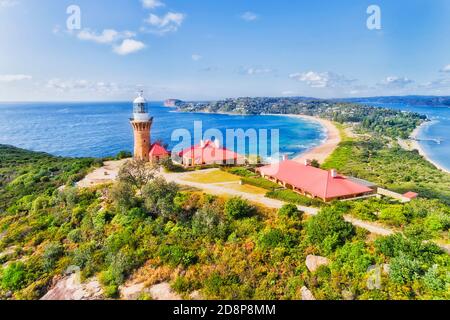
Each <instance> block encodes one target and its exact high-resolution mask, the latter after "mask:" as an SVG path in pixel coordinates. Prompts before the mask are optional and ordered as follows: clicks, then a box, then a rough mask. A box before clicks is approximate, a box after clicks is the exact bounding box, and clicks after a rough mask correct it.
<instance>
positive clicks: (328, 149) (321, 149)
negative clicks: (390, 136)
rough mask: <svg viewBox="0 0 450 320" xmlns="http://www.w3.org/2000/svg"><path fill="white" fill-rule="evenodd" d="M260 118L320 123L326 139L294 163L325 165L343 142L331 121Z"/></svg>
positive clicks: (232, 114)
mask: <svg viewBox="0 0 450 320" xmlns="http://www.w3.org/2000/svg"><path fill="white" fill-rule="evenodd" d="M195 113H203V114H220V115H228V116H244V117H246V116H252V115H243V114H236V113H232V112H195ZM259 115H260V116H277V117H290V118H297V119H302V120H306V121H311V122H316V123H319V124H320V125H321V126H322V127H323V129H324V131H325V134H326V136H327V137H326V138H325V140H324V141H322V142H321V143H320V144H319V145H317V146H315V147H313V148H311V149H308V150H306V151H305V152H303V153H301V154H298V155H296V156H295V158H294V159H292V160H293V161H296V162H301V163H304V162H305V160H317V161H319V163H320V164H323V163H324V162H325V161H326V159H328V157H329V156H330V155H331V154H332V153H333V152H334V151H335V150H336V149H337V147H338V145H339V144H340V143H341V141H342V137H341V133H340V132H339V129H338V128H337V127H336V126H335V125H334V124H333V122H331V121H329V120H325V119H322V118H319V117H316V116H307V115H300V114H272V113H261V114H259Z"/></svg>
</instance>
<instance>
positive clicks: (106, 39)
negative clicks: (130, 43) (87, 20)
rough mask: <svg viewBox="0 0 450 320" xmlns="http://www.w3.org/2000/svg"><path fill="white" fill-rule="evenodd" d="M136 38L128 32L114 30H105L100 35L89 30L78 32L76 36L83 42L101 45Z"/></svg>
mask: <svg viewBox="0 0 450 320" xmlns="http://www.w3.org/2000/svg"><path fill="white" fill-rule="evenodd" d="M134 36H136V34H135V33H133V32H130V31H123V32H119V31H116V30H114V29H105V30H103V31H102V32H101V33H96V32H94V31H91V30H89V29H84V30H82V31H80V32H79V33H78V35H77V37H78V39H80V40H85V41H93V42H97V43H101V44H110V43H113V42H116V41H118V40H121V39H124V38H132V37H134Z"/></svg>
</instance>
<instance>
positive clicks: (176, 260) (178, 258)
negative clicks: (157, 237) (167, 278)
mask: <svg viewBox="0 0 450 320" xmlns="http://www.w3.org/2000/svg"><path fill="white" fill-rule="evenodd" d="M159 257H160V258H161V260H162V261H163V262H165V263H168V264H170V265H171V266H173V267H177V266H179V265H182V266H184V267H188V266H190V265H193V264H195V263H197V260H198V257H197V255H196V254H195V253H194V252H193V251H190V250H188V249H185V248H183V247H181V246H179V245H163V246H161V248H160V250H159Z"/></svg>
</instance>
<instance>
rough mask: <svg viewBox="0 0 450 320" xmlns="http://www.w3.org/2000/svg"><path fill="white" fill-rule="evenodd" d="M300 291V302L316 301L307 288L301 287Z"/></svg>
mask: <svg viewBox="0 0 450 320" xmlns="http://www.w3.org/2000/svg"><path fill="white" fill-rule="evenodd" d="M300 291H301V294H302V300H305V301H313V300H316V298H315V297H314V295H313V294H312V292H311V291H310V290H309V289H308V288H307V287H302V288H301V289H300Z"/></svg>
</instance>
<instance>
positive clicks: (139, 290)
mask: <svg viewBox="0 0 450 320" xmlns="http://www.w3.org/2000/svg"><path fill="white" fill-rule="evenodd" d="M119 291H120V297H121V298H122V299H124V300H138V299H139V298H140V297H141V296H142V294H144V293H147V294H149V289H146V288H145V285H144V284H143V283H135V284H131V285H123V286H121V287H120V288H119Z"/></svg>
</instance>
